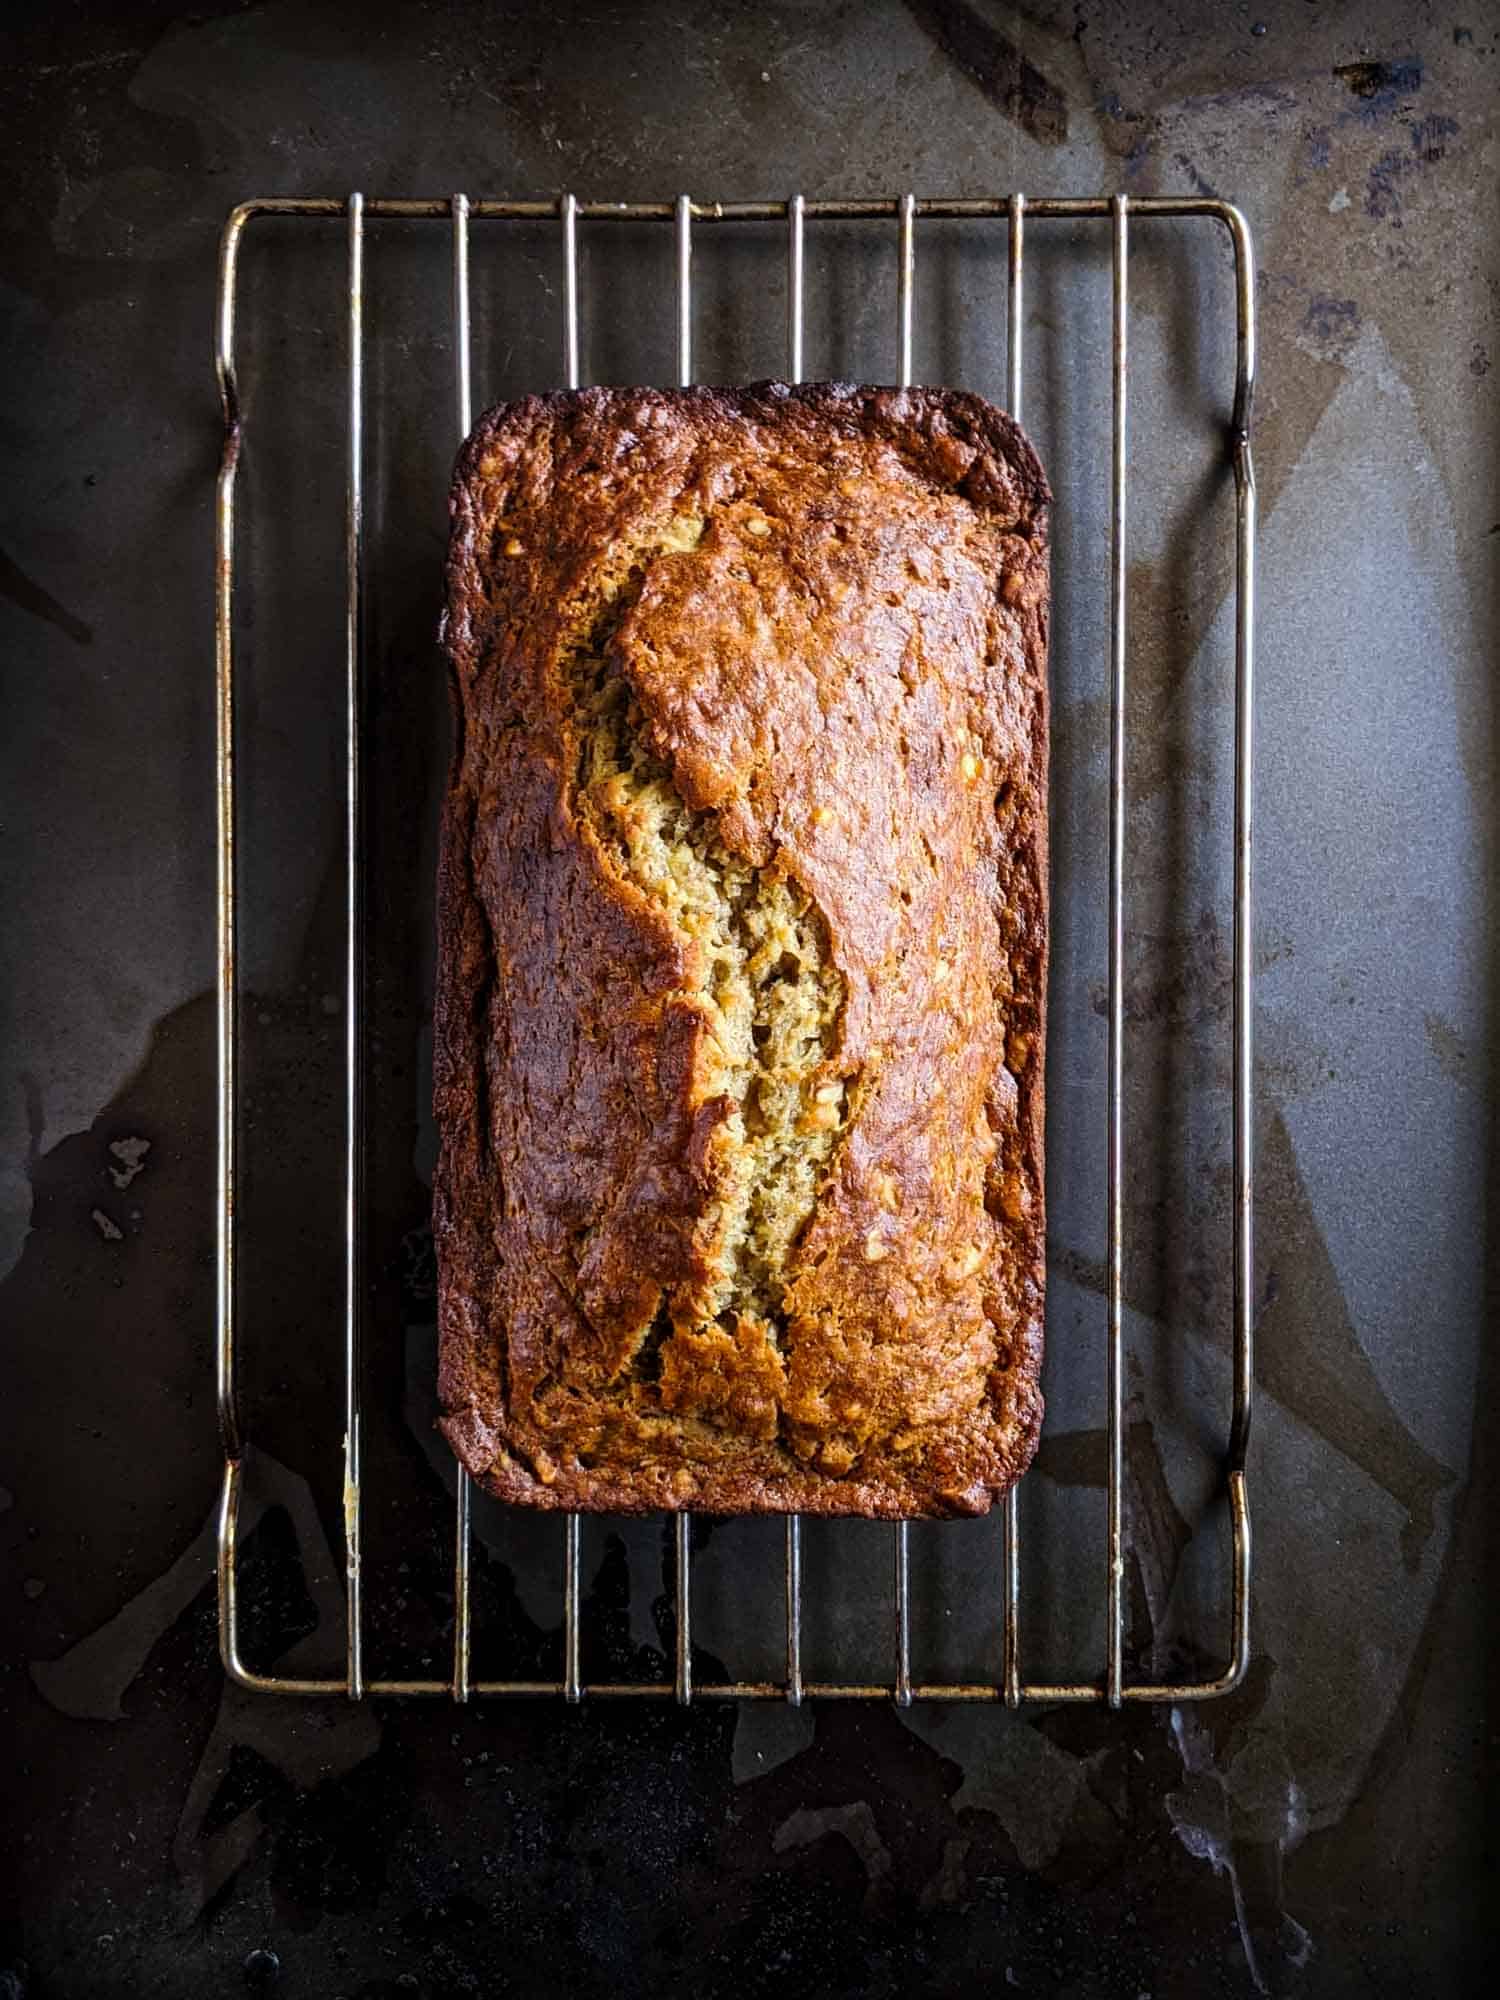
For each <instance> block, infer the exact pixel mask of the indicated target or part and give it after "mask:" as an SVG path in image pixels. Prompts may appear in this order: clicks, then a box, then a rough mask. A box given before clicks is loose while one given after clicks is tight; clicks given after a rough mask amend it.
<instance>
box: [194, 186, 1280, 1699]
mask: <svg viewBox="0 0 1500 2000" xmlns="http://www.w3.org/2000/svg"><path fill="white" fill-rule="evenodd" d="M257 216H277V217H286V218H298V217H300V218H308V217H322V218H329V217H333V218H338V217H343V218H345V220H346V226H347V255H348V320H347V362H348V430H347V442H348V466H347V513H346V532H345V556H346V588H347V600H346V602H347V611H346V649H345V786H344V842H345V852H344V860H345V909H344V915H345V941H346V950H345V956H344V982H345V992H344V1008H343V1015H344V1022H345V1040H344V1050H343V1054H344V1074H345V1084H344V1183H343V1197H344V1198H343V1219H344V1238H345V1241H344V1326H343V1348H344V1483H343V1491H344V1509H343V1512H344V1574H345V1593H346V1607H347V1617H346V1644H345V1667H344V1672H343V1673H342V1674H341V1675H337V1676H332V1675H330V1676H325V1677H322V1678H305V1677H304V1678H293V1677H286V1676H281V1675H276V1674H267V1673H262V1672H259V1671H257V1670H256V1669H254V1668H253V1667H251V1666H249V1665H247V1664H246V1661H245V1659H244V1657H243V1656H242V1653H241V1630H240V1617H239V1604H238V1599H237V1593H236V1584H237V1545H236V1537H237V1528H238V1520H239V1509H240V1495H241V1482H242V1477H243V1471H244V1466H245V1462H246V1453H247V1450H248V1448H249V1439H248V1437H247V1435H246V1431H245V1427H244V1424H243V1422H242V1419H241V1414H240V1405H239V1396H238V1388H237V1351H236V1326H235V1303H236V1292H235V1285H236V1274H235V1192H236V1189H235V1182H236V1164H237V1139H238V1130H237V1127H238V1116H239V1107H238V1087H237V1072H238V1055H239V1051H238V1026H237V1003H238V961H237V950H236V912H235V839H236V823H235V766H234V750H235V687H234V647H233V636H232V635H233V623H232V621H233V611H234V588H235V575H234V560H235V533H234V496H235V475H236V470H237V467H238V463H239V456H240V446H241V440H242V435H243V432H242V412H241V405H240V396H239V389H238V381H237V377H236V372H235V292H236V274H237V269H238V258H239V251H240V246H241V242H242V239H243V237H244V233H245V229H246V227H247V225H248V224H249V223H250V222H251V220H252V219H253V218H255V217H257ZM375 217H380V218H386V217H392V218H394V217H402V218H429V219H431V220H434V221H441V222H445V223H446V224H447V226H448V228H449V230H450V231H451V236H452V250H453V348H454V355H455V360H456V369H455V375H456V380H455V391H456V403H455V410H454V428H455V435H456V437H458V438H462V437H463V436H465V435H467V433H468V430H469V427H470V421H471V417H472V411H471V408H470V367H469V343H470V315H469V234H470V223H471V221H472V220H474V219H476V218H482V219H484V220H486V221H495V222H502V223H503V222H528V223H531V224H533V225H535V224H537V223H545V222H547V221H549V220H551V221H555V223H556V225H557V232H558V252H559V255H560V259H561V266H562V305H563V311H562V329H561V331H562V355H561V359H562V373H563V378H564V382H565V384H566V386H567V387H569V388H577V387H578V385H579V362H578V227H579V224H580V222H588V223H590V224H603V225H609V224H619V223H637V224H638V223H659V224H663V225H666V226H667V227H670V228H671V229H672V230H673V231H674V237H675V250H676V345H677V376H678V380H679V382H681V383H683V384H687V383H689V382H691V380H692V372H693V355H692V254H693V241H694V229H695V226H696V225H699V224H706V225H712V226H714V227H715V228H722V227H725V226H732V225H734V224H743V223H750V222H755V223H765V222H778V221H779V222H782V223H783V224H784V226H785V229H786V254H787V301H788V310H787V373H788V376H789V379H791V380H792V381H798V380H800V379H801V376H802V358H803V357H802V326H803V268H804V240H805V231H806V225H807V224H808V223H809V222H811V221H857V220H863V221H866V222H870V223H875V224H881V223H884V224H886V225H888V226H889V225H894V232H893V233H894V247H895V250H896V254H897V272H898V279H897V325H896V349H895V351H896V358H897V364H898V365H897V377H898V381H899V382H900V384H901V385H902V386H903V387H904V386H905V385H907V384H908V383H909V382H910V380H911V367H912V300H913V294H914V287H915V270H916V237H917V225H918V223H919V221H922V220H925V219H933V220H938V219H941V220H947V221H953V222H978V221H985V220H988V221H991V222H994V221H996V220H1004V221H1006V222H1007V223H1008V227H1009V260H1008V284H1007V315H1006V319H1007V334H1008V342H1007V357H1006V359H1007V389H1008V401H1009V405H1010V409H1011V413H1012V414H1013V415H1014V416H1015V417H1016V418H1017V419H1018V420H1019V419H1020V418H1021V415H1022V389H1023V381H1022V340H1021V328H1022V304H1023V285H1024V271H1025V241H1026V229H1027V227H1028V225H1030V224H1032V223H1035V222H1051V221H1057V220H1073V221H1080V220H1085V221H1096V222H1100V223H1103V224H1105V225H1106V226H1107V227H1108V229H1109V231H1110V235H1111V241H1112V253H1113V254H1112V272H1113V313H1112V322H1113V341H1112V360H1111V402H1112V451H1111V466H1110V561H1109V606H1110V621H1109V622H1110V639H1109V712H1110V750H1109V988H1108V1022H1109V1052H1108V1140H1107V1143H1108V1186H1107V1202H1108V1216H1107V1237H1108V1261H1107V1279H1106V1299H1105V1359H1106V1368H1107V1383H1108V1404H1107V1416H1108V1432H1107V1441H1108V1445H1107V1489H1108V1521H1107V1534H1106V1544H1105V1548H1104V1550H1103V1557H1102V1563H1101V1568H1102V1581H1103V1584H1104V1589H1105V1593H1106V1599H1107V1619H1106V1656H1105V1661H1104V1669H1103V1672H1102V1674H1101V1675H1100V1676H1099V1677H1098V1678H1096V1679H1092V1680H1083V1681H1076V1682H1067V1683H1059V1684H1049V1683H1044V1682H1033V1681H1028V1680H1027V1679H1025V1678H1024V1676H1023V1673H1022V1667H1021V1652H1022V1632H1021V1618H1020V1577H1021V1553H1022V1552H1021V1531H1020V1524H1019V1520H1018V1517H1017V1510H1016V1496H1015V1493H1014V1491H1012V1492H1011V1493H1010V1495H1009V1496H1008V1497H1007V1500H1006V1503H1005V1507H1004V1510H1003V1552H1002V1560H1001V1566H1000V1571H999V1574H997V1576H996V1578H995V1609H996V1613H997V1615H998V1619H999V1621H1000V1625H1001V1631H1002V1636H1003V1652H1002V1656H1001V1657H1002V1674H1001V1676H1000V1678H999V1679H998V1680H997V1681H995V1682H993V1683H991V1682H984V1681H929V1680H922V1679H919V1678H914V1676H913V1671H912V1639H911V1564H910V1553H909V1545H908V1535H907V1525H906V1523H905V1522H898V1523H897V1524H896V1525H895V1527H894V1529H893V1531H892V1551H893V1575H892V1610H893V1629H892V1634H891V1642H892V1654H891V1666H892V1672H891V1678H890V1679H889V1680H888V1681H883V1682H828V1681H817V1680H812V1679H809V1678H805V1677H804V1674H803V1669H802V1630H803V1604H802V1532H801V1522H800V1521H799V1520H798V1518H797V1517H796V1516H789V1517H788V1519H787V1521H786V1553H785V1582H786V1669H785V1675H784V1677H783V1678H782V1679H779V1680H767V1681H728V1682H716V1683H714V1684H711V1685H701V1686H699V1687H697V1688H696V1689H695V1686H694V1679H693V1636H692V1559H691V1549H690V1521H689V1518H688V1516H687V1515H686V1514H678V1515H677V1516H676V1517H675V1520H674V1532H675V1563H674V1571H675V1576H674V1598H675V1620H674V1623H675V1641H674V1651H675V1661H674V1668H675V1671H674V1674H673V1677H672V1679H671V1680H660V1681H625V1682H608V1683H597V1682H592V1681H590V1682H588V1683H587V1684H586V1683H585V1681H584V1678H583V1675H582V1671H581V1659H580V1604H579V1600H580V1533H579V1529H580V1523H579V1517H578V1515H576V1514H572V1515H568V1516H566V1517H565V1519H564V1522H563V1531H562V1545H561V1549H560V1551H559V1557H560V1561H561V1564H562V1569H563V1642H564V1643H563V1662H564V1664H563V1674H562V1677H561V1678H560V1679H556V1680H525V1681H522V1680H486V1679H481V1678H477V1677H475V1676H474V1675H473V1673H472V1671H471V1647H470V1612H471V1592H470V1570H469V1561H470V1545H471V1536H472V1530H471V1523H470V1499H471V1488H470V1482H469V1479H468V1476H467V1474H466V1473H465V1472H464V1471H463V1470H462V1468H460V1469H459V1471H458V1486H457V1507H456V1516H455V1521H454V1556H453V1589H454V1599H455V1613H454V1629H453V1645H452V1662H451V1672H450V1673H449V1674H448V1675H447V1676H446V1677H445V1678H441V1679H437V1678H428V1679H380V1678H375V1677H371V1676H369V1675H367V1674H366V1671H365V1664H364V1609H363V1589H362V1574H361V1518H362V1499H361V1478H360V1435H361V1424H362V1417H361V1408H360V1395H361V1388H360V1378H361V1352H360V1349H361V1325H360V1322H361V1292H362V1289H363V1281H362V1267H363V1222H364V1217H363V1212H362V1194H361V1190H362V1160H363V1151H364V1105H363V1085H362V1073H363V1036H364V1028H363V1005H362V1002H363V976H364V928H363V913H362V905H361V872H362V855H361V837H360V830H361V819H362V800H361V786H362V764H363V755H364V750H363V740H362V739H363V724H362V701H361V687H362V670H361V653H362V645H361V602H362V562H363V539H364V537H363V513H364V412H365V384H364V345H365V342H364V246H365V227H366V223H367V221H369V220H370V219H371V218H375ZM1162 217H1178V218H1200V219H1202V220H1205V221H1207V222H1209V223H1210V224H1213V225H1215V226H1218V227H1222V228H1224V229H1226V230H1227V231H1228V234H1229V238H1230V241H1231V243H1232V246H1233V251H1234V295H1235V322H1236V365H1235V385H1234V403H1233V414H1232V416H1231V419H1230V434H1229V439H1228V444H1229V450H1230V454H1231V460H1232V464H1233V470H1234V480H1235V496H1236V507H1235V598H1234V634H1235V677H1234V857H1233V903H1234V958H1233V982H1232V1008H1231V1036H1232V1043H1233V1051H1232V1061H1233V1086H1232V1087H1233V1146H1232V1152H1233V1197H1232V1209H1233V1290H1232V1300H1233V1305H1232V1311H1233V1403H1232V1411H1231V1417H1230V1424H1229V1435H1228V1442H1227V1447H1226V1450H1225V1455H1224V1474H1225V1481H1226V1485H1227V1490H1228V1497H1229V1503H1230V1523H1231V1534H1232V1546H1233V1557H1232V1572H1231V1603H1230V1610H1229V1627H1230V1641H1229V1649H1228V1652H1229V1657H1228V1662H1227V1664H1226V1666H1225V1668H1224V1670H1223V1671H1222V1673H1220V1674H1218V1675H1217V1676H1215V1677H1214V1678H1212V1679H1207V1680H1199V1681H1192V1682H1183V1683H1180V1684H1176V1685H1173V1684H1170V1683H1163V1682H1134V1681H1127V1680H1126V1678H1125V1666H1124V1650H1125V1643H1124V1626H1125V1605H1124V1596H1125V1553H1126V1524H1125V1515H1124V1490H1123V1489H1124V1462H1123V1432H1124V1383H1123V1371H1124V1343H1123V1325H1122V1316H1123V1282H1122V1280H1123V1203H1122V1189H1123V1183H1124V1158H1125V1155H1124V1144H1125V1131H1124V1107H1123V1089H1124V1051H1125V1001H1124V963H1125V917H1124V901H1125V899H1124V862H1125V829H1126V822H1125V750H1126V730H1125V692H1126V673H1127V665H1128V645H1127V638H1128V634H1127V626H1126V472H1127V464H1128V442H1129V422H1128V419H1129V404H1128V390H1129V340H1128V335H1129V248H1130V234H1131V229H1132V227H1133V225H1134V224H1135V222H1136V221H1137V220H1140V221H1144V222H1147V223H1149V222H1150V221H1152V220H1153V219H1157V218H1162ZM216 360H217V368H218V378H219V389H220V395H221V398H222V402H223V412H224V444H223V454H222V459H221V463H220V469H219V476H218V505H217V537H216V557H217V600H216V615H215V663H216V671H217V687H218V725H217V751H218V929H219V981H218V1049H219V1099H218V1271H217V1278H218V1283H217V1300H216V1320H217V1373H218V1416H219V1426H220V1431H221V1434H222V1438H223V1446H224V1481H223V1488H222V1495H221V1500H220V1507H219V1518H218V1593H219V1645H220V1652H221V1654H222V1657H223V1661H224V1665H225V1668H226V1670H227V1672H228V1673H229V1674H230V1675H231V1676H232V1677H233V1679H234V1680H236V1681H237V1682H238V1683H239V1684H240V1685H241V1686H243V1687H246V1688H249V1689H252V1690H255V1691H258V1692H262V1693H266V1694H283V1695H301V1696H308V1695H345V1696H349V1697H352V1698H354V1699H356V1700H357V1699H360V1698H361V1697H363V1696H366V1695H438V1696H444V1695H446V1696H449V1697H451V1698H452V1699H453V1700H454V1701H459V1702H463V1701H467V1700H468V1699H469V1698H470V1697H471V1696H476V1695H553V1696H556V1695H561V1696H563V1697H564V1698H565V1699H566V1700H567V1701H570V1702H577V1701H579V1700H580V1699H582V1697H583V1696H584V1695H585V1694H587V1695H588V1696H590V1697H596V1696H606V1695H608V1696H638V1697H651V1696H656V1697H668V1698H671V1697H675V1698H676V1700H677V1701H678V1702H680V1703H688V1702H690V1701H692V1700H693V1699H694V1697H695V1695H697V1696H700V1697H712V1698H714V1699H717V1700H726V1699H727V1700H752V1699H771V1700H776V1699H780V1700H785V1701H788V1702H791V1703H793V1704H797V1703H800V1702H802V1701H803V1700H804V1699H806V1698H810V1697H818V1698H823V1699H827V1698H844V1699H853V1698H872V1697H874V1698H891V1697H893V1698H894V1699H895V1701H896V1702H897V1703H898V1704H899V1705H901V1706H905V1705H907V1704H908V1703H910V1702H912V1701H928V1700H936V1701H1003V1702H1005V1703H1006V1704H1007V1705H1008V1706H1010V1707H1012V1708H1014V1707H1017V1706H1019V1705H1020V1704H1021V1703H1023V1702H1035V1703H1061V1702H1104V1703H1107V1704H1108V1705H1109V1706H1110V1707H1113V1708H1118V1707H1119V1706H1120V1705H1121V1704H1122V1703H1123V1702H1127V1701H1129V1702H1181V1701H1207V1700H1210V1699H1212V1698H1213V1697H1214V1696H1217V1695H1223V1694H1227V1693H1229V1692H1230V1691H1231V1690H1232V1689H1233V1688H1234V1687H1236V1686H1237V1685H1238V1684H1239V1682H1240V1680H1241V1679H1242V1677H1243V1675H1244V1673H1245V1671H1246V1668H1247V1666H1248V1664H1249V1657H1250V1506H1249V1495H1248V1490H1247V1486H1246V1474H1245V1458H1246V1447H1247V1444H1248V1440H1249V1431H1250V1403H1251V1360H1252V1345H1251V1343H1252V1327H1251V1244H1252V1219H1253V1215H1252V1201H1253V1193H1252V1184H1251V1162H1252V1157H1253V1155H1252V1131H1251V1089H1250V1084H1251V1041H1250V1037H1251V915H1252V911H1251V797H1252V749H1253V744H1252V737H1253V712H1254V704H1253V692H1254V682H1253V676H1254V602H1255V546H1254V543H1255V504H1256V503H1255V477H1254V470H1253V466H1252V462H1251V454H1250V405H1251V395H1252V390H1253V386H1254V379H1255V298H1254V262H1253V252H1252V247H1251V240H1250V233H1249V229H1248V227H1247V225H1246V222H1245V219H1244V217H1243V216H1242V215H1241V214H1240V212H1239V210H1238V209H1236V208H1234V207H1233V206H1232V205H1231V204H1230V203H1228V202H1224V201H1219V200H1215V199H1209V198H1199V197H1185V198H1180V199H1179V198H1175V197H1172V198H1159V197H1149V198H1146V197H1142V198H1139V199H1137V198H1133V197H1129V196H1126V195H1123V194H1116V195H1112V196H1107V197H1104V196H1101V197H1097V198H1085V199H1056V198H1051V197H1049V198H1046V199H1031V200H1029V199H1028V198H1027V197H1026V196H1024V195H1021V194H1014V195H1010V196H1009V197H995V198H991V199H971V200H922V201H919V200H917V199H916V198H915V197H914V196H912V195H910V194H906V195H901V196H899V197H897V198H888V199H880V200H853V201H842V200H841V201H809V200H806V199H805V198H804V197H803V196H801V195H795V196H793V197H792V198H791V199H790V200H788V201H784V202H777V201H755V202H711V203H702V202H695V201H692V200H691V199H690V198H689V197H688V196H687V195H680V196H679V197H678V198H677V200H676V201H675V202H637V203H615V202H580V201H578V200H577V199H576V198H575V197H574V196H572V195H564V196H563V197H562V198H561V200H560V201H557V202H541V201H490V200H484V201H480V200H475V201H471V200H470V199H469V198H468V197H467V196H466V195H463V194H455V195H452V196H449V197H446V198H443V199H432V200H386V199H378V200H377V199H366V198H365V197H364V196H363V195H361V194H351V195H350V196H348V198H347V199H344V200H341V199H337V198H326V199H324V198H308V199H289V198H288V199H283V198H277V199H268V200H256V201H247V202H243V203H241V204H240V206H239V207H237V208H236V209H235V210H234V211H233V212H232V214H231V215H230V217H229V219H228V222H227V223H226V225H225V228H224V232H223V237H222V242H221V247H220V259H219V291H218V316H217V355H216Z"/></svg>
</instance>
